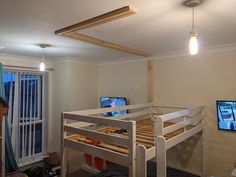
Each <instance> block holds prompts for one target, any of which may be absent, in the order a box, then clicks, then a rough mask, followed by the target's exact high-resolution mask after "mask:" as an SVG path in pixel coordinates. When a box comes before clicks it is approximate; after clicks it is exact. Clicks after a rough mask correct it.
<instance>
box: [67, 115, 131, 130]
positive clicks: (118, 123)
mask: <svg viewBox="0 0 236 177" xmlns="http://www.w3.org/2000/svg"><path fill="white" fill-rule="evenodd" d="M64 119H71V120H76V121H81V122H89V123H94V124H99V125H109V126H114V127H120V128H124V129H128V128H129V125H128V123H127V122H128V121H125V120H116V119H107V118H97V117H95V116H82V115H75V114H71V113H64Z"/></svg>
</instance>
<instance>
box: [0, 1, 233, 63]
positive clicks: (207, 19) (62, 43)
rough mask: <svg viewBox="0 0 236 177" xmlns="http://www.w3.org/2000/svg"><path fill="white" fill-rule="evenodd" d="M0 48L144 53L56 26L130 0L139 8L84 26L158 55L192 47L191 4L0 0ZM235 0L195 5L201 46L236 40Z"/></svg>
mask: <svg viewBox="0 0 236 177" xmlns="http://www.w3.org/2000/svg"><path fill="white" fill-rule="evenodd" d="M0 1H1V6H0V48H1V46H4V47H5V48H4V49H0V53H6V54H14V55H22V56H29V57H39V58H40V57H41V56H42V49H41V48H40V47H39V46H38V44H41V43H45V44H49V45H51V47H48V48H46V50H45V55H46V58H47V59H48V60H51V61H57V60H61V59H78V60H83V61H88V62H96V63H99V62H107V61H109V62H110V61H119V60H122V59H123V60H124V59H125V60H132V59H134V58H135V59H142V57H138V56H135V55H132V54H128V53H124V52H120V51H117V50H113V49H109V48H104V47H101V46H97V45H93V44H89V43H85V42H81V41H77V40H73V39H70V38H66V37H63V36H57V35H55V34H54V31H55V30H58V29H60V28H64V27H66V26H69V25H72V24H75V23H78V22H81V21H83V20H86V19H89V18H92V17H95V16H97V15H100V14H103V13H106V12H109V11H112V10H115V9H118V8H120V7H123V6H127V5H131V6H134V7H135V8H137V9H138V13H137V14H135V15H132V16H129V17H125V18H122V19H119V20H116V21H113V22H109V23H106V24H103V25H100V26H96V27H93V28H90V29H86V30H83V31H82V33H83V34H88V35H91V36H94V37H97V38H101V39H104V40H107V41H109V42H113V43H117V44H120V45H124V46H126V47H129V48H134V49H139V50H143V51H147V52H150V53H151V54H153V55H159V54H165V53H170V52H175V51H182V52H187V50H188V37H189V36H188V34H189V32H190V30H191V23H192V22H191V13H192V11H191V9H190V8H187V7H185V6H183V5H182V3H183V0H109V1H108V0H96V1H94V0H86V1H85V0H41V1H36V0H21V1H15V0H0ZM235 9H236V0H224V1H223V0H204V1H203V3H202V4H201V5H200V6H198V7H197V8H196V10H195V23H196V24H195V25H196V28H197V31H198V34H199V42H200V52H201V51H203V50H204V49H205V48H209V47H214V46H224V45H229V44H233V45H234V44H236V33H235V32H236V20H235V19H236V10H235Z"/></svg>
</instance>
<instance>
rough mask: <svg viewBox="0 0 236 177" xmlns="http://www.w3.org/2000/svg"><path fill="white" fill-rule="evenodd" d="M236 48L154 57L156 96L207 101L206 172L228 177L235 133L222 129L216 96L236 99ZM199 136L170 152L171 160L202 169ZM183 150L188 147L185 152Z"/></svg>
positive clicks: (172, 100)
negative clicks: (185, 55) (218, 120)
mask: <svg viewBox="0 0 236 177" xmlns="http://www.w3.org/2000/svg"><path fill="white" fill-rule="evenodd" d="M235 67H236V52H221V53H214V54H213V53H212V54H199V55H197V56H188V57H175V58H169V59H167V58H165V59H161V60H156V61H155V72H156V73H155V81H156V89H155V95H156V96H155V100H156V101H158V102H170V103H177V104H183V105H206V127H205V128H206V146H205V148H206V153H205V157H204V158H205V160H206V169H207V175H208V176H210V175H214V176H219V177H229V176H230V172H231V171H232V169H233V164H234V163H235V162H236V133H233V132H225V131H219V130H218V129H217V122H216V109H215V101H216V100H220V99H221V100H222V99H223V100H227V99H228V100H235V99H236V69H235ZM200 147H201V139H200V137H194V138H192V139H190V140H189V141H188V142H185V143H183V144H181V145H179V146H177V147H175V148H174V149H172V150H170V151H169V152H168V163H169V164H171V165H173V166H177V167H179V168H186V169H188V170H190V171H197V170H199V169H200V167H201V166H200V162H201V159H199V155H200V152H201V151H200ZM183 150H186V151H185V153H184V152H183Z"/></svg>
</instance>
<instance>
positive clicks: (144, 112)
mask: <svg viewBox="0 0 236 177" xmlns="http://www.w3.org/2000/svg"><path fill="white" fill-rule="evenodd" d="M149 114H150V111H149V110H148V109H147V110H144V111H139V112H134V113H129V114H124V115H121V116H117V117H115V119H127V118H132V119H134V118H135V117H140V116H146V115H149ZM108 118H113V119H114V117H108Z"/></svg>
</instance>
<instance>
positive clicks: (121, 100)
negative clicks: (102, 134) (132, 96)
mask: <svg viewBox="0 0 236 177" xmlns="http://www.w3.org/2000/svg"><path fill="white" fill-rule="evenodd" d="M100 103H101V107H102V108H109V107H117V106H126V105H127V100H126V98H125V97H100ZM123 114H128V111H127V110H121V111H112V112H104V113H103V115H104V116H113V117H116V116H120V115H123Z"/></svg>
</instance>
